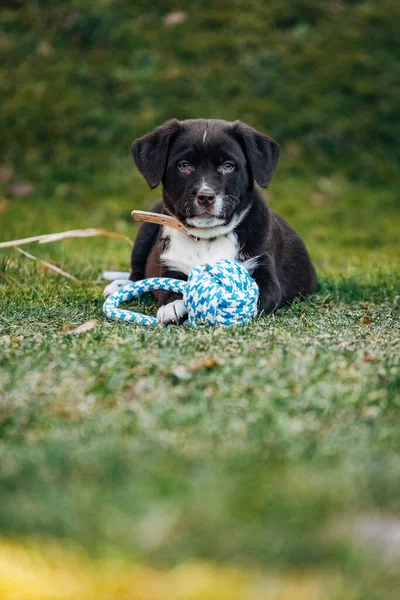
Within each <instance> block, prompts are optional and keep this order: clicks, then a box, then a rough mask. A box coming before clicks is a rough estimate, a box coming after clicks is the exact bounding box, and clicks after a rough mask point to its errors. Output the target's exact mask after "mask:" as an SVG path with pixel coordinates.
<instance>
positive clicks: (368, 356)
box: [364, 350, 379, 363]
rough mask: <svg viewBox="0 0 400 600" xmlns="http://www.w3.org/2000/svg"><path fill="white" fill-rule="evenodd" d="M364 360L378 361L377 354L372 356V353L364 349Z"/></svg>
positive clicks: (368, 361)
mask: <svg viewBox="0 0 400 600" xmlns="http://www.w3.org/2000/svg"><path fill="white" fill-rule="evenodd" d="M364 362H366V363H376V362H379V358H378V357H377V356H374V355H373V354H370V353H369V352H368V350H365V352H364Z"/></svg>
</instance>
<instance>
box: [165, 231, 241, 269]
mask: <svg viewBox="0 0 400 600" xmlns="http://www.w3.org/2000/svg"><path fill="white" fill-rule="evenodd" d="M164 229H165V230H166V233H167V234H168V236H169V240H170V243H169V248H168V249H167V250H166V251H165V252H164V253H163V254H162V255H161V260H162V261H163V263H164V264H165V265H166V266H167V267H168V268H170V269H174V270H176V271H180V272H181V273H184V274H185V275H189V273H190V271H191V270H192V269H193V267H195V266H197V265H204V264H206V263H214V262H216V261H217V260H221V259H222V258H233V259H236V258H237V256H238V252H239V245H238V239H237V235H236V233H234V232H233V231H231V232H230V233H227V234H226V235H222V236H220V237H217V238H216V239H198V240H196V239H194V238H192V237H189V236H188V235H186V234H185V233H183V232H181V231H177V230H176V229H171V228H170V227H165V228H164Z"/></svg>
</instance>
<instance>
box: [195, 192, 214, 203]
mask: <svg viewBox="0 0 400 600" xmlns="http://www.w3.org/2000/svg"><path fill="white" fill-rule="evenodd" d="M196 200H197V202H198V203H199V204H200V205H201V206H211V205H212V204H214V202H215V194H214V192H213V191H211V190H201V191H200V192H199V193H198V194H197V196H196Z"/></svg>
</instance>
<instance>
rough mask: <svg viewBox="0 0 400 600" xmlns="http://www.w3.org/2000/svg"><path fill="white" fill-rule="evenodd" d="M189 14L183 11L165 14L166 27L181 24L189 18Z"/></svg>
mask: <svg viewBox="0 0 400 600" xmlns="http://www.w3.org/2000/svg"><path fill="white" fill-rule="evenodd" d="M188 16H189V15H188V14H187V13H186V12H183V11H175V12H170V13H167V14H166V15H164V18H163V22H164V25H165V26H166V27H173V26H174V25H181V24H182V23H184V22H185V21H187V20H188Z"/></svg>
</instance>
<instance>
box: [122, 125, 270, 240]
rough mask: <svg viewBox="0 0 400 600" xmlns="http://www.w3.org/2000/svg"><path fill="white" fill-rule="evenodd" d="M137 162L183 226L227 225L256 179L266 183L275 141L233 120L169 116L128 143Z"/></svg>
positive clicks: (244, 206) (241, 206)
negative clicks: (184, 119)
mask: <svg viewBox="0 0 400 600" xmlns="http://www.w3.org/2000/svg"><path fill="white" fill-rule="evenodd" d="M132 154H133V158H134V160H135V163H136V165H137V167H138V169H139V171H140V172H141V173H142V175H143V176H144V177H145V178H146V180H147V182H148V184H149V185H150V186H151V187H152V188H155V187H157V186H158V185H159V183H160V182H161V181H162V182H163V193H164V202H165V205H166V206H167V208H168V210H169V211H170V212H171V213H172V214H173V215H175V216H176V217H177V218H178V219H179V220H180V221H181V222H182V223H183V224H184V225H185V226H187V227H189V228H190V227H194V228H201V229H206V228H213V227H220V226H226V225H228V224H229V223H230V222H231V221H232V219H233V218H234V216H235V215H238V214H240V213H241V212H243V211H245V210H246V208H247V206H246V204H248V202H249V200H248V199H247V198H248V194H247V192H248V191H249V190H250V189H251V188H252V187H253V185H254V181H256V182H257V183H258V184H259V185H260V186H262V187H267V186H268V184H269V181H270V179H271V176H272V172H273V170H274V168H275V166H276V163H277V161H278V156H279V145H278V144H277V143H276V142H274V140H272V139H271V138H269V137H267V136H266V135H263V134H261V133H258V132H257V131H255V129H253V128H251V127H249V126H248V125H245V124H244V123H241V122H240V121H235V122H234V123H230V122H228V121H219V120H204V119H193V120H187V121H177V120H176V119H172V120H171V121H167V122H166V123H164V125H161V127H158V128H157V129H156V130H155V131H153V132H152V133H149V134H147V135H145V136H143V137H141V138H139V139H137V140H136V141H135V142H134V143H133V144H132Z"/></svg>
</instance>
